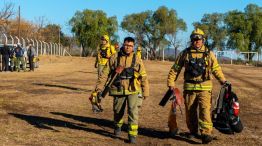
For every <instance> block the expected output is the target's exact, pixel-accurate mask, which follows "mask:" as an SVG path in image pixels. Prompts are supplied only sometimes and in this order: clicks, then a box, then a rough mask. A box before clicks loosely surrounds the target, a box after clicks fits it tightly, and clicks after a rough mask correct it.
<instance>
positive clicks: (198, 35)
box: [190, 28, 205, 41]
mask: <svg viewBox="0 0 262 146" xmlns="http://www.w3.org/2000/svg"><path fill="white" fill-rule="evenodd" d="M190 39H191V41H193V40H202V39H203V40H205V33H204V31H203V30H201V29H199V28H196V29H195V30H193V31H192V33H191V35H190Z"/></svg>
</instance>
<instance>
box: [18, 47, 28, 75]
mask: <svg viewBox="0 0 262 146" xmlns="http://www.w3.org/2000/svg"><path fill="white" fill-rule="evenodd" d="M15 57H16V70H17V71H18V72H19V71H20V62H21V64H22V65H23V70H24V71H26V67H25V65H24V62H25V59H24V51H23V49H22V47H21V44H20V43H17V47H16V48H15Z"/></svg>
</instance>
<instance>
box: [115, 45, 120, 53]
mask: <svg viewBox="0 0 262 146" xmlns="http://www.w3.org/2000/svg"><path fill="white" fill-rule="evenodd" d="M115 50H116V52H118V51H119V44H118V43H116V44H115Z"/></svg>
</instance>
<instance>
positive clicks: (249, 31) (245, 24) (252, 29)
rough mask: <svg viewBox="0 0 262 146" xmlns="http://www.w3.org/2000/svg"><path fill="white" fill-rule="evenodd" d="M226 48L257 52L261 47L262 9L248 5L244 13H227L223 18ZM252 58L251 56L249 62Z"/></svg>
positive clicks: (235, 11)
mask: <svg viewBox="0 0 262 146" xmlns="http://www.w3.org/2000/svg"><path fill="white" fill-rule="evenodd" d="M225 23H226V27H227V31H228V37H229V40H228V43H227V45H228V47H230V48H233V49H239V50H240V51H259V49H260V48H261V46H262V37H261V36H262V7H259V6H257V5H254V4H249V5H247V7H246V8H245V11H244V12H240V11H237V10H234V11H229V12H228V13H227V15H226V18H225ZM253 56H254V54H253V55H251V57H250V60H251V59H252V57H253Z"/></svg>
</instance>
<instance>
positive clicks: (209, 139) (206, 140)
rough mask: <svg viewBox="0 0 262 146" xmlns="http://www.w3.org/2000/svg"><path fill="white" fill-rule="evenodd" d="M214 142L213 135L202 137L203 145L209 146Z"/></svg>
mask: <svg viewBox="0 0 262 146" xmlns="http://www.w3.org/2000/svg"><path fill="white" fill-rule="evenodd" d="M212 140H213V137H212V136H211V135H206V134H203V135H202V144H208V143H210V142H211V141H212Z"/></svg>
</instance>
